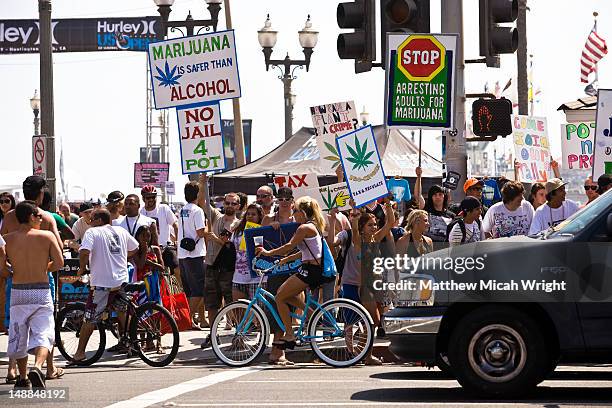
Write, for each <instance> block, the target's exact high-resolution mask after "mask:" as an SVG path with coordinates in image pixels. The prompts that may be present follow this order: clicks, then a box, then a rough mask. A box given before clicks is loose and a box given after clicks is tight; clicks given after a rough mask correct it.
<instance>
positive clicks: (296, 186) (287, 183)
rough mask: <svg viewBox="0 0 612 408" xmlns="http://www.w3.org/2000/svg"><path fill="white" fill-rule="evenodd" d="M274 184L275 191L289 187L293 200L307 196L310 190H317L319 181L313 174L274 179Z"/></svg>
mask: <svg viewBox="0 0 612 408" xmlns="http://www.w3.org/2000/svg"><path fill="white" fill-rule="evenodd" d="M274 184H275V185H276V190H277V191H278V189H279V188H281V187H289V188H290V189H291V190H292V191H293V198H295V199H297V198H300V197H303V196H306V195H308V193H309V192H310V190H312V189H315V188H319V179H317V175H316V174H314V173H309V174H293V175H290V176H276V177H274Z"/></svg>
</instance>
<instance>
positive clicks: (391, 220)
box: [374, 198, 395, 242]
mask: <svg viewBox="0 0 612 408" xmlns="http://www.w3.org/2000/svg"><path fill="white" fill-rule="evenodd" d="M394 224H395V214H393V207H391V203H390V202H389V201H388V199H387V198H385V225H383V227H382V228H381V229H379V230H378V231H376V234H374V241H376V242H380V241H382V239H383V238H384V237H385V235H387V234H388V233H389V232H390V231H391V228H393V225H394Z"/></svg>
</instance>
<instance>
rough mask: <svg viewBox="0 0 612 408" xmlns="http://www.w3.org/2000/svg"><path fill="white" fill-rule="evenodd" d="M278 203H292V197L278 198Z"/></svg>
mask: <svg viewBox="0 0 612 408" xmlns="http://www.w3.org/2000/svg"><path fill="white" fill-rule="evenodd" d="M278 201H281V202H283V201H284V202H286V203H288V202H290V201H293V197H279V198H278Z"/></svg>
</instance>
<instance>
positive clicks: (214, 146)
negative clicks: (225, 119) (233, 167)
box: [176, 102, 225, 174]
mask: <svg viewBox="0 0 612 408" xmlns="http://www.w3.org/2000/svg"><path fill="white" fill-rule="evenodd" d="M176 122H177V123H178V130H179V142H180V146H181V170H182V171H183V174H190V173H201V172H205V171H214V170H225V151H224V149H223V132H222V130H221V129H222V128H221V111H220V109H219V102H216V103H213V104H210V105H200V106H185V107H183V108H182V109H177V110H176Z"/></svg>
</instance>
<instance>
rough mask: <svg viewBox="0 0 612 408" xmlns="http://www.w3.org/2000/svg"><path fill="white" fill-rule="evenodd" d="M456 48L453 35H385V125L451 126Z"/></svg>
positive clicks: (400, 126) (455, 36) (396, 126)
mask: <svg viewBox="0 0 612 408" xmlns="http://www.w3.org/2000/svg"><path fill="white" fill-rule="evenodd" d="M456 49H457V35H456V34H444V35H441V34H406V33H403V34H391V33H389V34H387V50H388V53H387V66H386V67H385V69H386V80H385V82H386V87H385V88H386V98H385V125H386V126H387V128H403V129H441V130H444V129H453V128H454V123H453V110H454V106H455V98H454V92H455V89H454V86H455V58H456V51H455V50H456Z"/></svg>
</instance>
